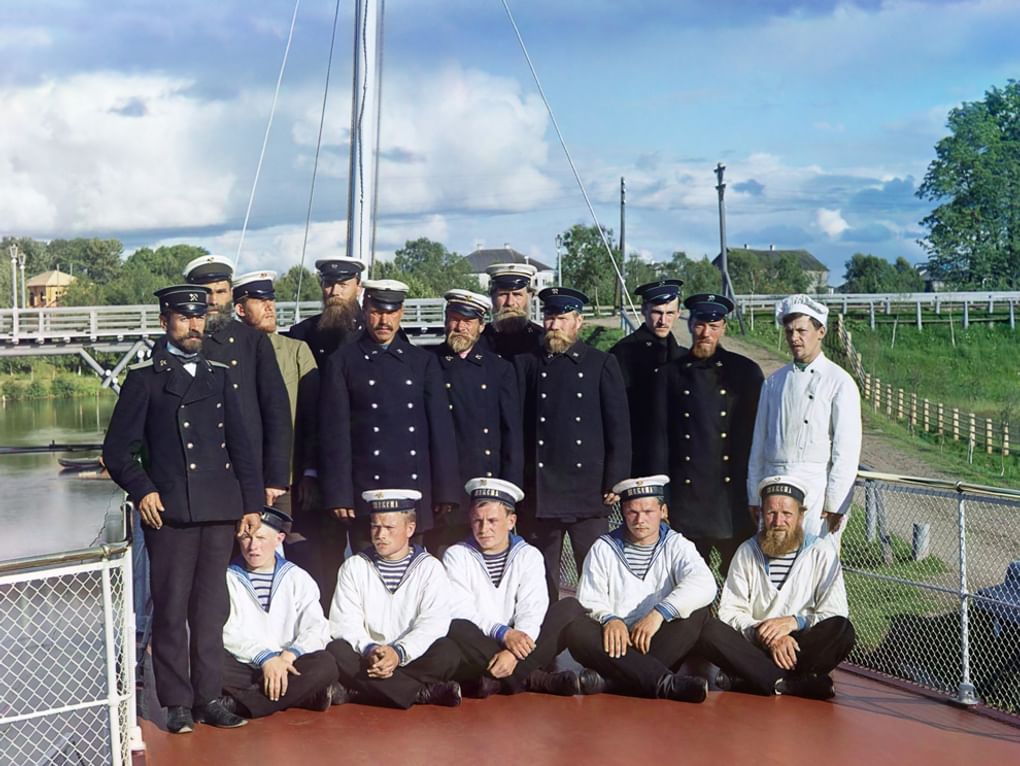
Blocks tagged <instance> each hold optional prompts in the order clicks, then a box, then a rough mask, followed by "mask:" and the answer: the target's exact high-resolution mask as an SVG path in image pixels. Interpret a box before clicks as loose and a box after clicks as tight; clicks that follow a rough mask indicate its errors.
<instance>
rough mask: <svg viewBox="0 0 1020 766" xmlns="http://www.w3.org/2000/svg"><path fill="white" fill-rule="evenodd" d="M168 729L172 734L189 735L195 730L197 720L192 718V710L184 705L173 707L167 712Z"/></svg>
mask: <svg viewBox="0 0 1020 766" xmlns="http://www.w3.org/2000/svg"><path fill="white" fill-rule="evenodd" d="M166 728H167V731H169V732H170V733H171V734H189V733H191V732H192V731H194V730H195V719H194V718H192V717H191V708H188V707H184V705H171V706H170V707H168V708H167V710H166Z"/></svg>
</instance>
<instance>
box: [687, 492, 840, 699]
mask: <svg viewBox="0 0 1020 766" xmlns="http://www.w3.org/2000/svg"><path fill="white" fill-rule="evenodd" d="M758 494H759V496H760V498H761V506H762V517H763V523H764V529H763V530H762V531H761V532H759V533H758V534H757V535H756V536H755V537H752V538H751V539H750V540H747V541H746V542H745V543H744V544H743V545H741V546H740V548H738V549H737V553H736V555H735V556H734V558H733V563H732V564H731V566H730V571H729V574H728V575H727V576H726V584H725V585H724V586H723V592H722V599H721V601H720V603H719V618H718V619H715V618H710V619H709V620H708V621H706V623H705V627H704V630H703V631H702V636H701V642H700V644H699V653H700V654H702V655H703V656H704V657H705V658H707V659H709V660H711V661H712V662H714V663H715V664H716V665H718V666H719V667H720V668H722V670H723V673H724V674H725V675H724V676H723V677H722V678H721V679H719V680H717V683H718V684H719V686H721V687H723V688H726V687H730V688H744V689H747V690H748V691H754V692H757V693H759V694H795V695H797V696H802V697H812V698H816V699H827V698H829V697H832V696H833V694H834V690H833V686H832V678H831V677H830V676H829V673H830V672H831V671H832V669H833V668H835V667H836V666H837V665H838V664H839V663H840V662H842V661H843V660H844V659H845V658H846V656H847V655H848V654H849V653H850V650H851V649H852V648H853V644H854V628H853V625H851V624H850V620H849V619H848V618H847V615H848V613H849V610H848V607H847V600H846V587H845V586H844V584H843V569H842V567H841V566H840V563H839V554H838V553H837V552H836V547H835V545H834V544H833V543H832V541H831V540H830V539H828V538H818V537H815V536H813V535H810V534H806V533H805V532H804V514H805V512H806V510H807V509H806V507H805V505H804V498H805V496H806V495H807V489H806V485H805V484H804V483H803V482H801V481H800V480H798V479H796V478H794V477H792V476H769V477H767V478H765V479H763V480H762V481H761V482H760V484H759V486H758Z"/></svg>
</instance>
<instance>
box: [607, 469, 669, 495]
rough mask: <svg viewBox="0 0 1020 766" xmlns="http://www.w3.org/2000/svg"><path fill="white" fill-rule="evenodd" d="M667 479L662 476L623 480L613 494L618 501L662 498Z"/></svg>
mask: <svg viewBox="0 0 1020 766" xmlns="http://www.w3.org/2000/svg"><path fill="white" fill-rule="evenodd" d="M667 484H669V477H668V476H665V475H663V474H661V473H660V474H655V475H654V476H641V477H639V478H636V479H624V480H623V481H621V482H620V483H619V484H617V485H616V486H615V487H613V493H614V494H617V495H619V496H620V501H621V502H622V501H624V500H633V499H635V498H638V497H663V496H664V495H665V492H666V485H667Z"/></svg>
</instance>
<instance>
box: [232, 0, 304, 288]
mask: <svg viewBox="0 0 1020 766" xmlns="http://www.w3.org/2000/svg"><path fill="white" fill-rule="evenodd" d="M300 7H301V0H295V2H294V13H293V15H292V16H291V19H290V32H289V33H288V35H287V47H286V48H284V51H283V61H282V62H281V63H280V74H279V75H278V76H277V78H276V90H275V91H274V92H273V105H272V107H271V108H270V110H269V122H268V123H267V124H266V135H265V136H264V137H263V138H262V151H261V152H259V162H258V165H257V166H256V167H255V178H254V180H253V181H252V184H251V195H250V196H249V197H248V209H247V210H246V211H245V213H244V223H243V224H242V225H241V238H240V240H239V241H238V243H237V253H236V254H235V255H234V269H235V270H236V269H237V262H238V261H239V260H241V248H243V247H244V236H245V234H246V233H247V231H248V219H249V218H250V217H251V208H252V205H253V204H254V202H255V189H256V188H257V187H258V184H259V174H260V173H261V172H262V161H263V160H264V159H265V158H266V146H267V145H268V144H269V132H270V131H271V130H272V128H273V116H274V115H275V114H276V102H277V100H278V99H279V97H280V85H281V84H282V83H283V73H284V71H286V69H287V57H288V56H289V55H290V44H291V42H292V41H293V39H294V27H295V26H296V25H297V15H298V9H299V8H300Z"/></svg>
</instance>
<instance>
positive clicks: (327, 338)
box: [285, 314, 364, 367]
mask: <svg viewBox="0 0 1020 766" xmlns="http://www.w3.org/2000/svg"><path fill="white" fill-rule="evenodd" d="M320 319H322V314H316V315H315V316H311V317H308V319H302V320H301V321H300V322H298V323H297V324H296V325H294V326H293V327H291V328H290V329H289V330H287V332H286V333H285V335H287V336H289V337H291V338H294V339H295V340H303V341H304V342H305V343H307V344H308V346H309V348H311V349H312V354H313V355H314V356H315V363H316V364H317V365H319V367H322V366H324V365H325V364H326V360H327V359H328V358H329V356H330V355H331V354H332V353H333V352H334V351H336V350H337V349H338V348H340V346H342V345H344V344H345V343H350V342H351V341H353V340H354V339H355V338H356V337H357V336H358V333H360V332H361V331H362V329H364V325H363V324H362V322H361V317H358V318H357V319H356V320H355V325H354V329H353V330H352V331H351V332H349V333H347V334H346V335H343V334H341V333H338V332H335V331H330V332H323V331H320V330H319V320H320Z"/></svg>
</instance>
